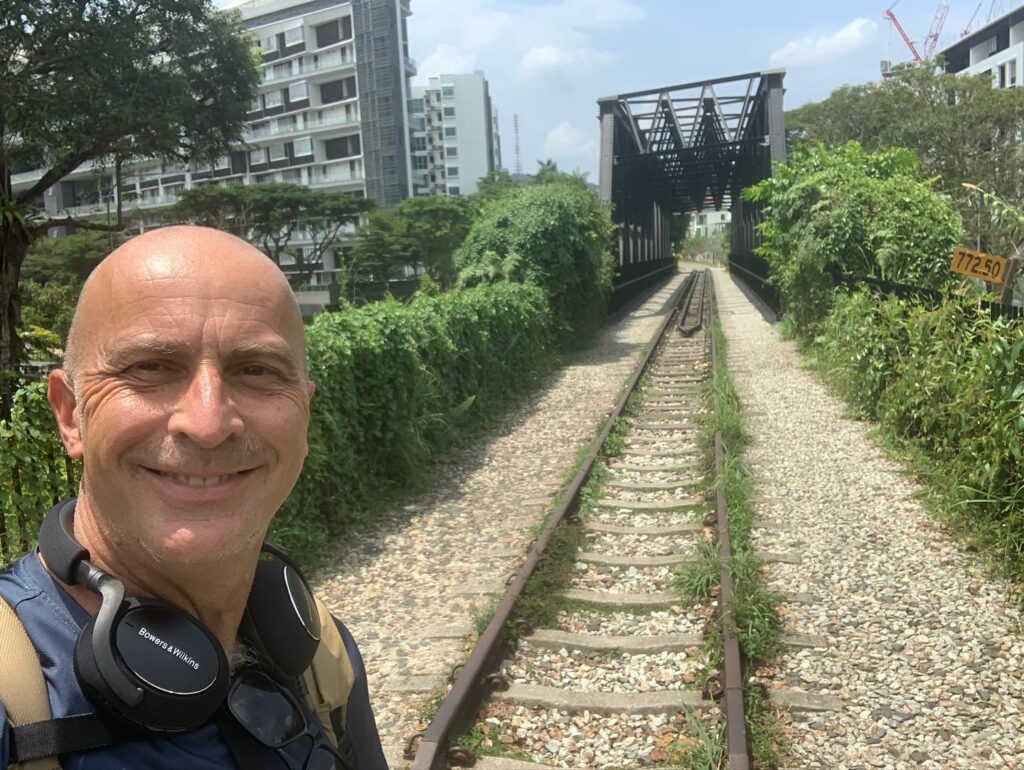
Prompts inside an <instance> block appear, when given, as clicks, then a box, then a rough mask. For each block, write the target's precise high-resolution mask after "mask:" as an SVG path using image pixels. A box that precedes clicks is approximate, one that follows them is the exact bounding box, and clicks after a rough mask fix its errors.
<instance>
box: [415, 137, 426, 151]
mask: <svg viewBox="0 0 1024 770" xmlns="http://www.w3.org/2000/svg"><path fill="white" fill-rule="evenodd" d="M426 149H427V137H425V136H414V137H413V138H412V151H413V152H424V151H426Z"/></svg>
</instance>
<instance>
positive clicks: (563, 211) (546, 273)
mask: <svg viewBox="0 0 1024 770" xmlns="http://www.w3.org/2000/svg"><path fill="white" fill-rule="evenodd" d="M613 232H614V226H613V224H612V221H611V217H610V215H609V211H608V207H607V206H606V205H604V204H603V203H601V202H600V201H598V199H597V198H596V196H594V194H593V193H591V192H590V191H589V190H587V189H586V188H585V187H583V186H582V185H579V184H572V183H569V182H558V183H552V184H543V185H535V186H531V187H524V188H522V189H520V190H516V191H514V192H511V193H509V194H508V195H507V196H506V197H503V198H501V199H500V200H499V201H497V202H496V203H494V204H493V205H491V206H489V207H487V208H486V209H485V210H484V212H483V213H482V214H481V216H480V217H479V218H478V219H477V220H476V222H475V223H474V224H473V226H472V228H471V229H470V231H469V235H467V236H466V239H465V241H463V244H462V246H461V247H460V248H459V250H458V252H456V255H455V262H456V266H457V267H458V269H459V284H460V285H461V286H477V285H480V284H484V283H490V282H494V281H502V280H511V281H516V282H520V283H531V284H534V285H536V286H540V287H541V288H542V289H544V291H545V292H546V293H547V297H548V300H549V303H550V307H551V313H552V316H553V319H554V322H555V324H556V332H557V334H558V335H559V336H560V338H561V339H562V340H563V341H566V340H568V339H569V338H570V337H572V336H576V337H581V336H586V335H587V334H589V333H590V332H593V331H594V330H595V329H596V328H597V327H598V326H599V325H600V324H601V322H602V320H603V319H604V314H605V310H606V305H607V300H608V297H609V295H610V293H611V286H612V257H611V248H610V247H611V236H612V233H613Z"/></svg>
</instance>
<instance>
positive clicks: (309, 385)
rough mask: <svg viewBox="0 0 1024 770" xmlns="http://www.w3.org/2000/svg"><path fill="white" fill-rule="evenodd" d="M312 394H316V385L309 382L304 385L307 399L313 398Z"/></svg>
mask: <svg viewBox="0 0 1024 770" xmlns="http://www.w3.org/2000/svg"><path fill="white" fill-rule="evenodd" d="M314 393H316V383H315V382H313V381H312V380H310V381H309V382H307V383H306V394H307V396H308V397H309V398H313V394H314Z"/></svg>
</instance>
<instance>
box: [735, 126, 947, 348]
mask: <svg viewBox="0 0 1024 770" xmlns="http://www.w3.org/2000/svg"><path fill="white" fill-rule="evenodd" d="M918 174H919V171H918V160H917V157H916V156H915V155H914V153H912V152H910V151H909V150H905V149H891V150H886V151H883V152H877V153H874V154H871V153H866V152H865V151H864V150H863V148H861V146H860V145H859V144H857V143H856V142H850V143H848V144H846V145H843V146H842V147H838V148H835V149H831V150H829V149H826V148H825V147H824V146H822V145H821V144H805V145H802V146H801V147H799V148H798V149H797V152H796V154H795V155H794V156H793V158H792V160H791V162H790V163H789V165H781V164H780V165H779V166H777V167H776V169H775V174H774V175H773V176H772V177H771V178H769V179H765V180H763V181H761V182H759V183H758V184H756V185H753V186H752V187H748V188H747V189H746V190H744V191H743V197H744V199H745V200H750V201H754V202H756V203H762V204H764V206H765V208H764V212H765V218H764V221H763V222H762V223H761V224H760V225H758V231H759V232H760V233H761V236H762V244H761V246H760V247H758V249H757V252H758V254H760V255H761V256H763V257H764V258H765V259H766V260H767V261H768V264H769V267H770V270H771V277H772V281H773V282H774V283H775V284H776V285H778V287H779V289H780V291H781V292H782V296H783V298H784V299H785V301H786V304H787V308H788V312H789V313H790V314H791V316H792V318H793V320H794V321H795V322H796V325H797V330H798V332H799V333H800V334H801V335H802V336H804V337H805V338H812V337H813V336H814V334H815V333H816V332H817V331H818V329H819V327H820V324H821V322H822V321H823V320H824V318H825V317H826V315H827V314H828V311H829V309H830V307H831V303H832V299H833V293H834V288H835V285H834V279H833V277H832V274H833V273H834V272H835V271H839V272H843V273H851V274H853V275H857V276H867V277H869V278H876V279H880V280H882V281H891V282H895V283H903V284H913V285H915V286H922V287H924V288H929V289H940V288H942V287H943V286H945V285H946V284H948V283H949V282H950V280H951V277H952V276H951V273H950V272H949V260H950V257H951V256H952V254H953V249H954V246H955V245H956V242H957V240H958V239H959V238H960V236H961V234H962V232H963V226H962V223H961V221H960V217H959V216H958V215H957V214H956V212H955V211H954V210H953V208H952V206H951V205H950V201H949V198H948V197H947V196H945V195H942V194H939V193H936V192H935V191H934V190H933V189H932V185H931V184H930V183H927V182H922V181H920V179H919V178H918Z"/></svg>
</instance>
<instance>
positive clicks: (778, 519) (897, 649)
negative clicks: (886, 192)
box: [715, 271, 1024, 770]
mask: <svg viewBox="0 0 1024 770" xmlns="http://www.w3.org/2000/svg"><path fill="white" fill-rule="evenodd" d="M715 283H716V289H717V294H718V307H719V314H720V317H721V320H722V325H723V328H724V331H725V335H726V337H727V338H728V341H729V349H728V365H729V368H730V371H731V373H732V376H733V378H734V380H735V381H736V385H737V388H738V390H739V395H740V398H741V399H742V401H743V406H744V411H745V414H746V419H747V424H748V426H749V428H750V431H751V434H752V436H753V441H752V444H751V446H750V447H749V448H748V450H747V459H748V461H749V462H750V464H751V466H752V468H753V470H754V475H755V480H756V492H757V497H758V499H759V500H760V502H759V503H758V504H757V506H756V509H757V513H758V515H759V516H760V517H761V519H762V520H765V521H770V522H771V523H772V528H763V529H757V530H755V531H754V534H753V541H754V544H755V546H756V547H757V548H758V549H759V550H761V551H774V552H783V553H791V554H798V555H799V556H800V558H801V563H800V564H799V565H789V564H771V565H769V566H768V567H767V568H766V571H767V578H768V582H769V585H770V586H771V587H772V588H775V589H779V590H784V591H800V592H807V593H811V594H813V595H814V597H815V599H816V600H815V601H813V602H808V603H799V604H796V603H794V604H790V605H787V606H785V607H784V608H783V609H784V613H785V620H786V631H787V632H793V633H812V634H820V635H822V636H824V637H825V638H827V639H828V642H829V647H828V648H827V649H814V650H790V651H788V652H786V653H785V654H784V655H783V657H782V658H781V661H780V663H779V666H778V668H777V671H774V672H763V673H765V674H766V678H767V683H768V686H769V691H770V690H771V689H773V688H776V687H783V686H784V687H788V688H793V689H797V690H805V691H808V692H819V693H826V694H830V695H835V696H838V697H839V698H841V699H842V701H843V703H844V707H843V708H842V709H841V710H840V711H838V712H836V713H826V714H818V715H811V716H804V717H799V718H798V717H794V718H793V719H792V721H788V720H787V721H786V731H787V733H788V736H789V739H790V741H791V744H792V747H791V756H790V758H789V760H788V761H787V762H785V763H784V765H783V766H784V767H787V768H793V769H794V770H795V769H796V768H807V769H808V770H809V769H812V768H813V769H818V768H821V769H823V770H824V769H827V770H854V769H858V770H859V769H861V768H889V769H891V770H901V769H902V768H926V769H928V770H949V769H951V768H955V769H957V770H961V769H962V770H981V769H982V768H1002V769H1003V770H1005V769H1006V768H1018V767H1024V713H1022V711H1024V679H1022V671H1024V643H1022V640H1021V636H1020V631H1019V629H1020V615H1019V613H1018V611H1017V610H1016V609H1015V607H1014V606H1013V604H1012V603H1011V601H1010V599H1009V591H1008V587H1007V586H1006V585H1005V584H1003V583H1001V582H1000V581H998V580H996V579H993V578H992V577H990V576H987V575H985V573H984V572H983V571H982V569H981V568H980V566H979V565H978V563H977V559H976V558H974V557H971V556H969V555H967V554H965V553H964V552H963V550H962V548H961V547H960V546H958V545H957V543H956V542H955V541H954V540H952V539H951V538H950V537H949V536H948V535H947V534H946V533H944V532H943V530H942V527H941V525H940V524H939V523H938V522H937V521H936V520H935V519H934V518H933V517H931V516H930V515H929V514H928V513H927V512H926V511H925V510H924V508H923V506H922V505H921V504H920V503H919V502H918V501H917V500H916V499H915V494H916V493H918V492H919V491H920V490H919V488H918V487H917V485H916V484H915V483H913V482H912V481H910V480H909V479H908V478H907V475H906V473H905V470H904V469H903V468H902V467H901V466H900V465H899V464H898V463H896V462H894V461H893V460H891V459H889V458H888V457H887V456H886V454H885V453H884V452H883V451H882V450H881V449H880V448H878V446H877V445H876V444H875V443H874V442H872V440H871V439H870V438H869V435H868V434H869V431H870V430H871V429H872V427H873V425H872V424H870V423H865V422H857V421H852V420H849V419H845V418H844V416H843V415H844V413H845V412H846V407H845V405H844V404H843V403H842V402H841V401H840V400H839V399H837V398H834V397H833V396H831V395H830V394H829V393H828V392H827V391H826V389H825V388H824V386H823V385H822V384H821V383H820V382H819V381H818V380H817V379H816V378H815V377H814V376H813V375H812V374H810V373H808V372H807V371H805V370H803V369H802V368H801V361H800V357H799V354H798V352H797V350H796V346H795V344H794V343H791V342H783V341H781V340H780V339H779V336H778V332H777V328H776V327H775V326H774V325H772V324H769V323H767V322H766V321H765V320H764V318H763V317H762V315H761V314H760V313H759V312H758V310H757V309H756V307H755V306H754V305H753V304H752V303H751V301H750V300H749V299H748V298H747V297H746V296H745V294H744V292H743V291H742V290H741V289H740V288H739V286H738V285H737V284H736V283H734V281H733V279H732V278H731V277H730V276H729V275H728V274H727V273H725V272H723V271H715Z"/></svg>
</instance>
